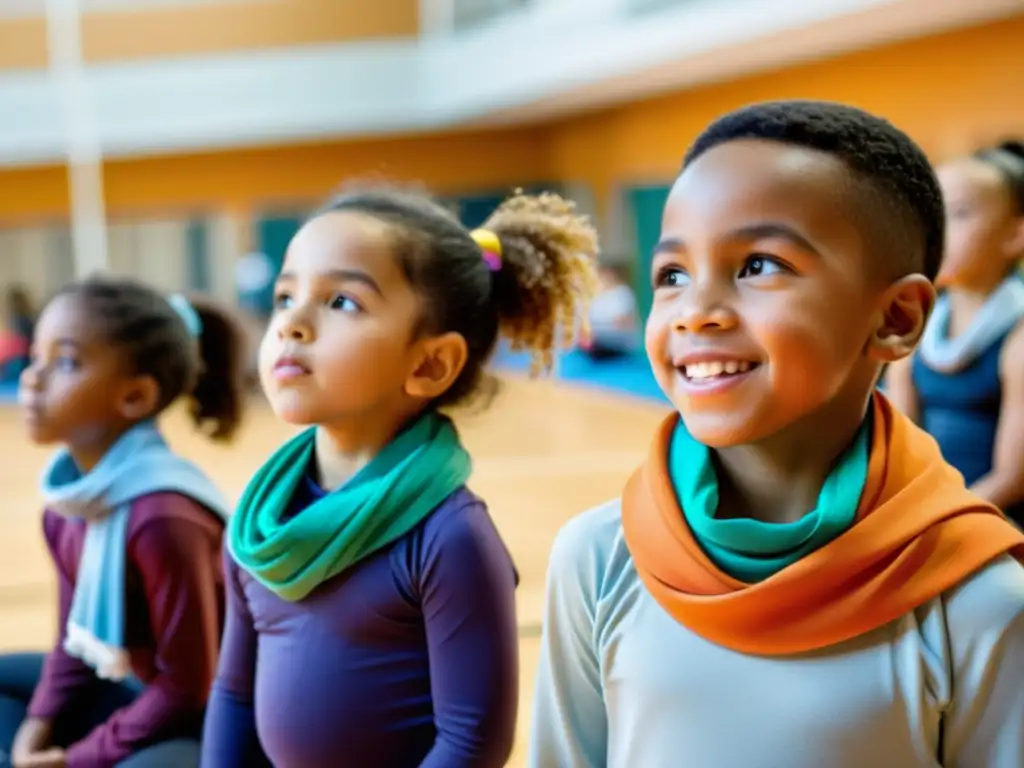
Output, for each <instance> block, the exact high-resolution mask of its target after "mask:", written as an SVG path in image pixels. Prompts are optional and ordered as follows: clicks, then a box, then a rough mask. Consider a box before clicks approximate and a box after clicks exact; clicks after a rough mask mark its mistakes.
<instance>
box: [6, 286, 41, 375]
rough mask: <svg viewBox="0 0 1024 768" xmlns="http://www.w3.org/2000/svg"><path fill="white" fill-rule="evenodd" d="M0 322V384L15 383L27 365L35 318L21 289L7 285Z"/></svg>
mask: <svg viewBox="0 0 1024 768" xmlns="http://www.w3.org/2000/svg"><path fill="white" fill-rule="evenodd" d="M4 299H5V301H4V307H3V312H4V316H3V318H2V322H0V383H3V382H16V381H17V380H18V376H20V375H21V372H22V371H23V370H24V369H25V366H26V365H28V348H29V345H30V344H31V343H32V327H33V325H34V323H35V317H34V315H33V312H32V302H31V301H30V300H29V297H28V294H27V293H26V292H25V290H24V289H23V288H20V287H18V286H11V287H10V288H8V289H7V293H6V296H5V297H4Z"/></svg>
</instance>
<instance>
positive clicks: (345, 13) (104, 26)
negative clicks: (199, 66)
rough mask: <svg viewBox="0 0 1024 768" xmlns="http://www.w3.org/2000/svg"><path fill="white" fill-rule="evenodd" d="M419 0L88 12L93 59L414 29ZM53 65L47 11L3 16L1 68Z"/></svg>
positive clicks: (86, 37) (257, 1) (258, 1)
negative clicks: (42, 14) (29, 15)
mask: <svg viewBox="0 0 1024 768" xmlns="http://www.w3.org/2000/svg"><path fill="white" fill-rule="evenodd" d="M418 29H419V3H418V2H417V0H247V1H246V2H237V0H233V1H229V2H225V1H224V0H220V1H219V2H218V0H211V2H208V3H203V4H200V5H193V4H186V5H184V6H178V7H175V6H165V7H157V8H151V9H144V10H119V11H106V12H103V13H90V14H86V15H85V16H84V17H83V19H82V53H83V56H84V57H85V58H86V59H87V60H88V61H95V62H99V61H123V60H126V59H144V58H148V57H158V56H195V55H201V54H209V53H225V52H231V51H242V50H256V49H266V48H277V47H282V46H290V45H304V44H310V43H328V42H338V41H342V40H360V39H367V38H379V37H402V36H413V35H415V34H416V33H417V30H418ZM46 65H47V47H46V22H45V20H44V19H42V18H30V19H6V20H0V70H3V69H15V68H40V67H45V66H46Z"/></svg>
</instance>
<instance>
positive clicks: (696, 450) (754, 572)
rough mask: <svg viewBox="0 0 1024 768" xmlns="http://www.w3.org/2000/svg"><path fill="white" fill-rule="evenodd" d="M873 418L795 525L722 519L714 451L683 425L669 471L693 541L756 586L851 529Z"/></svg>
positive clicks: (671, 450)
mask: <svg viewBox="0 0 1024 768" xmlns="http://www.w3.org/2000/svg"><path fill="white" fill-rule="evenodd" d="M870 438H871V418H870V417H869V418H868V419H866V420H865V422H864V426H862V427H861V429H860V432H859V433H858V434H857V438H856V440H854V442H853V445H852V446H851V447H850V448H849V449H848V450H847V451H846V452H845V453H844V454H843V455H842V456H841V457H840V459H839V462H838V463H837V464H836V467H835V468H834V469H833V470H832V472H831V474H829V476H828V478H827V479H826V480H825V484H824V485H823V486H822V488H821V493H820V494H819V495H818V506H817V507H815V509H814V510H812V511H811V512H809V513H808V514H807V515H805V516H804V517H802V518H800V519H799V520H796V521H794V522H792V523H765V522H761V521H760V520H752V519H749V518H737V519H720V518H716V517H715V514H716V512H717V511H718V478H717V477H715V468H714V464H713V463H712V460H711V451H710V449H709V448H708V447H707V446H706V445H703V444H701V443H698V442H697V441H696V440H694V439H693V437H691V436H690V434H689V433H688V432H687V431H686V427H684V426H683V422H682V420H681V419H680V421H679V424H678V425H677V426H676V429H675V431H674V432H673V434H672V444H671V446H670V447H669V458H668V468H669V475H670V477H671V478H672V485H673V486H674V487H675V491H676V497H677V498H678V500H679V506H680V508H682V510H683V516H684V517H685V518H686V524H687V525H688V526H689V527H690V530H691V531H692V533H693V537H694V538H695V539H696V540H697V542H698V543H699V544H700V545H701V548H702V549H703V550H704V552H705V554H706V555H707V556H708V557H709V558H710V559H711V561H712V562H713V563H714V564H715V565H716V566H718V567H719V568H721V569H722V570H723V571H724V572H725V573H727V574H729V575H730V576H732V577H733V578H734V579H737V580H739V581H742V582H745V583H747V584H755V583H757V582H759V581H763V580H764V579H767V578H768V577H769V576H771V575H773V574H774V573H776V572H778V571H781V570H782V569H783V568H785V567H786V566H787V565H791V564H793V563H795V562H796V561H797V560H800V559H801V558H803V557H805V556H807V555H809V554H810V553H811V552H813V551H815V550H817V549H820V548H821V547H822V546H824V545H825V544H827V543H828V542H830V541H832V539H834V538H836V537H837V536H839V535H840V534H841V533H843V532H844V531H846V529H847V528H849V527H850V526H851V525H852V524H853V520H854V517H855V516H856V514H857V505H858V504H859V503H860V496H861V492H862V490H863V488H864V483H865V482H866V480H867V476H868V454H869V451H870V447H871V446H870V442H871V441H870Z"/></svg>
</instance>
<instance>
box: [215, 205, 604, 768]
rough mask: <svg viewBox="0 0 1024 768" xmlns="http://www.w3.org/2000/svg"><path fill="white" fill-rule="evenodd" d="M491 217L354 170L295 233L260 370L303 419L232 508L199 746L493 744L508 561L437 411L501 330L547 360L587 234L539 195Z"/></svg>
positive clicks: (248, 761)
mask: <svg viewBox="0 0 1024 768" xmlns="http://www.w3.org/2000/svg"><path fill="white" fill-rule="evenodd" d="M485 227H486V229H484V230H477V231H475V232H469V231H467V230H466V229H465V228H464V227H463V226H462V225H461V224H460V223H459V222H458V221H457V220H456V219H455V218H453V217H452V216H451V215H450V214H449V213H448V212H447V210H446V209H444V208H443V207H441V206H439V205H437V204H435V203H433V202H432V201H430V200H428V199H425V198H423V197H421V196H419V195H415V194H407V193H404V192H397V191H393V190H370V191H365V192H357V193H352V194H346V195H343V196H342V197H340V198H338V199H337V200H335V201H334V202H333V203H332V204H331V205H329V206H328V207H326V208H325V209H324V210H322V211H320V212H319V213H318V214H316V215H315V216H314V217H313V218H312V219H311V220H310V221H309V222H307V223H306V225H305V226H304V227H303V228H302V229H301V230H300V231H299V233H298V234H297V235H296V236H295V238H294V240H293V241H292V243H291V244H290V246H289V249H288V253H287V255H286V258H285V262H284V266H283V269H282V272H281V274H280V276H279V277H278V280H277V286H276V289H275V311H274V315H273V317H272V319H271V322H270V326H269V329H268V331H267V334H266V337H265V338H264V340H263V344H262V347H261V353H260V374H261V381H262V383H263V387H264V390H265V392H266V394H267V397H268V399H269V401H270V403H271V405H272V407H273V409H274V411H275V413H276V414H277V415H278V416H279V417H280V418H282V419H283V420H284V421H286V422H288V423H290V424H296V425H303V426H305V427H306V429H305V430H304V431H301V432H299V433H298V434H297V435H296V436H295V437H293V438H292V439H291V440H289V441H288V442H287V443H285V444H284V445H283V446H282V447H281V448H280V449H278V450H277V451H276V452H275V453H274V454H273V455H272V456H271V457H270V458H269V459H268V460H267V462H266V463H265V464H264V465H263V466H262V467H261V468H260V469H259V470H258V471H257V473H256V475H255V477H253V479H252V481H251V482H250V484H249V486H248V488H247V489H246V490H245V492H244V494H243V496H242V499H241V501H240V503H239V506H238V509H237V512H236V514H235V516H234V517H233V519H232V521H231V523H230V526H229V531H228V545H227V553H226V563H227V584H228V587H227V588H228V618H227V623H226V628H225V636H224V641H223V646H222V657H221V664H220V668H219V670H218V675H217V680H216V682H215V684H214V688H213V693H212V696H211V701H210V705H209V708H208V711H207V721H206V730H205V735H204V748H203V764H204V765H206V766H211V768H213V767H214V766H215V767H216V768H235V767H236V766H237V768H242V767H243V766H245V768H248V767H249V766H253V765H260V764H264V765H266V764H272V765H274V766H277V768H290V767H292V766H305V765H338V764H344V765H346V766H352V768H358V767H359V766H376V765H388V766H394V767H395V768H403V767H405V766H408V767H409V768H412V767H413V766H426V767H427V768H431V767H434V768H440V767H441V766H444V768H457V767H458V766H501V765H504V764H505V762H506V760H507V758H508V756H509V753H510V751H511V748H512V740H513V735H514V732H515V724H516V706H517V698H518V691H517V687H518V656H517V645H518V637H517V623H516V613H515V586H516V574H515V570H514V567H513V564H512V561H511V558H510V557H509V554H508V552H507V550H506V548H505V546H504V544H503V542H502V540H501V537H500V535H499V534H498V531H497V529H496V528H495V526H494V523H493V522H492V520H491V518H490V516H489V514H488V511H487V507H486V505H485V504H484V502H483V501H482V500H481V499H480V498H478V497H477V496H475V495H474V494H473V493H472V492H471V491H469V490H468V489H467V488H466V485H465V484H466V481H467V479H468V478H469V475H470V458H469V455H468V453H467V452H466V450H465V448H464V447H463V446H462V444H461V441H460V440H459V436H458V433H457V432H456V430H455V427H454V426H453V424H452V422H451V421H450V420H449V419H448V418H447V417H446V416H443V415H442V413H441V409H445V408H448V407H452V406H456V405H461V404H463V403H465V402H466V401H467V400H469V399H470V398H472V397H473V396H475V395H478V394H480V393H481V390H482V389H484V388H485V385H486V384H488V383H489V382H488V381H487V379H486V377H485V375H484V373H483V366H484V363H485V362H486V360H487V359H488V357H489V356H490V354H491V352H492V351H493V350H494V348H495V346H496V343H497V340H498V335H499V331H504V332H506V333H507V335H508V336H509V338H510V340H511V342H512V346H513V347H514V348H520V349H524V348H525V349H528V350H530V351H531V352H532V353H533V354H534V359H535V361H536V362H537V363H538V365H537V366H535V368H536V369H539V368H540V367H544V366H550V363H551V357H552V352H553V346H554V340H555V339H556V338H557V331H558V329H559V327H560V326H561V324H562V321H563V320H564V319H566V318H568V317H571V316H574V315H575V314H577V312H578V306H577V305H578V303H579V302H580V301H581V300H584V299H586V298H588V297H589V295H590V293H591V291H592V287H593V284H594V277H593V266H592V258H591V257H592V255H593V254H594V252H595V250H596V238H595V234H594V232H593V230H592V228H591V227H590V226H589V224H588V223H587V222H586V221H585V220H584V219H582V218H580V217H578V216H576V215H575V214H574V212H573V208H572V206H571V204H569V203H567V202H565V201H563V200H562V199H561V198H559V197H557V196H553V195H545V196H541V197H536V198H535V197H526V196H521V195H520V196H516V197H513V198H512V199H510V200H509V201H507V202H506V203H504V204H503V205H502V206H501V207H499V208H498V210H497V211H496V212H495V213H494V214H493V216H492V217H491V219H490V220H489V221H488V223H487V224H486V225H485Z"/></svg>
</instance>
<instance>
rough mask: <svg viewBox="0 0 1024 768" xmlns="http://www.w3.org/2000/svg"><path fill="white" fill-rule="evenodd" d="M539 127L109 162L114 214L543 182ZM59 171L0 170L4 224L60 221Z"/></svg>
mask: <svg viewBox="0 0 1024 768" xmlns="http://www.w3.org/2000/svg"><path fill="white" fill-rule="evenodd" d="M549 165H550V164H549V163H548V155H547V134H546V132H545V131H544V130H543V129H533V130H518V131H495V132H489V133H475V134H474V133H467V134H458V133H450V134H444V135H435V136H423V137H416V138H404V139H392V140H374V141H360V142H344V143H336V144H321V145H308V146H305V145H304V146H289V147H280V148H267V149H253V150H239V151H232V152H218V153H209V154H193V155H178V156H173V157H156V158H147V159H141V160H117V161H111V162H108V163H106V165H105V168H104V184H105V192H106V199H107V207H108V210H109V212H110V213H111V215H112V216H122V217H123V216H130V215H134V214H146V213H153V212H162V211H183V212H187V211H190V210H198V211H206V210H211V209H229V210H246V209H251V210H253V211H257V210H259V209H261V208H274V207H279V206H288V205H295V204H299V205H309V204H316V203H318V202H320V201H321V200H322V199H323V198H324V197H326V196H328V195H330V194H331V192H332V191H334V190H335V189H336V188H337V187H338V185H339V184H341V183H342V182H343V181H344V180H345V179H346V178H351V177H371V176H379V177H383V178H387V179H390V180H395V181H403V182H408V181H417V182H424V183H426V184H428V185H429V186H430V187H431V188H432V189H433V190H435V191H437V192H439V193H445V192H449V193H455V192H472V191H475V190H494V189H503V188H505V187H507V186H509V185H513V184H516V183H528V182H537V181H546V180H547V177H546V174H547V173H548V171H549V169H550V167H549ZM67 211H68V192H67V184H66V174H65V173H64V171H63V170H62V169H60V168H45V169H38V170H35V169H33V170H16V171H0V223H2V222H3V221H5V220H6V221H7V222H8V223H10V222H16V221H19V220H25V219H29V220H38V219H47V218H54V217H61V216H66V215H67Z"/></svg>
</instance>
